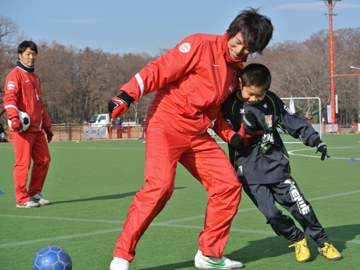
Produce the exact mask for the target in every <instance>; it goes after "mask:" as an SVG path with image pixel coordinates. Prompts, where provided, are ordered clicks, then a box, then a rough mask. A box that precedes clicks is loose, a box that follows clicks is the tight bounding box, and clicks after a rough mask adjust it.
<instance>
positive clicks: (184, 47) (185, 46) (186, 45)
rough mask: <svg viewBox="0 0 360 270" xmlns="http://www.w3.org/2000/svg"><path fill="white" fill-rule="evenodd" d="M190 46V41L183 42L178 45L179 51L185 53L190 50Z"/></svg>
mask: <svg viewBox="0 0 360 270" xmlns="http://www.w3.org/2000/svg"><path fill="white" fill-rule="evenodd" d="M190 48H191V46H190V43H183V44H181V45H180V47H179V51H180V52H182V53H187V52H189V51H190Z"/></svg>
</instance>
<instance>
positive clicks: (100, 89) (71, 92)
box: [0, 15, 360, 124]
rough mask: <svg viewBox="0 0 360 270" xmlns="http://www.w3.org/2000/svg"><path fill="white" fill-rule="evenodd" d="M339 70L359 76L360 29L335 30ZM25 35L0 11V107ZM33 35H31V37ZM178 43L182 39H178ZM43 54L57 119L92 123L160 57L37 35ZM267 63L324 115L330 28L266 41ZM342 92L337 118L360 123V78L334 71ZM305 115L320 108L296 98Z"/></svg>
mask: <svg viewBox="0 0 360 270" xmlns="http://www.w3.org/2000/svg"><path fill="white" fill-rule="evenodd" d="M333 37H334V43H333V46H334V63H335V74H351V73H352V74H355V73H356V74H359V73H360V70H358V71H356V70H355V69H350V66H351V65H353V66H357V67H360V55H359V53H358V52H359V49H360V28H343V29H339V30H337V31H334V32H333ZM25 38H26V36H25V34H24V33H19V27H18V25H17V24H16V22H14V21H13V20H11V19H10V18H6V17H4V16H2V15H0V63H1V65H0V106H1V105H3V97H4V83H5V79H6V75H7V74H8V73H9V72H10V71H11V70H12V69H13V68H14V67H15V64H16V60H17V53H16V51H17V45H18V44H19V42H21V41H22V40H24V39H25ZM27 39H31V38H27ZM179 41H180V40H179ZM34 42H35V43H36V44H37V45H38V50H39V54H38V56H37V60H36V68H35V73H36V74H37V75H38V76H39V77H40V79H41V81H42V92H43V98H44V101H45V104H46V106H47V111H48V113H49V116H50V119H51V121H52V123H53V124H56V123H64V122H65V121H66V122H67V123H77V124H84V122H85V121H86V122H88V121H89V120H90V118H91V116H92V115H93V114H97V113H107V104H108V102H109V100H110V99H111V98H112V97H113V96H115V95H118V93H119V89H120V87H121V86H122V85H123V84H125V83H126V82H127V81H129V80H130V79H131V78H132V77H133V76H134V75H135V74H136V73H137V72H138V71H140V70H141V69H142V68H143V67H144V66H145V65H146V64H147V63H149V62H150V61H153V60H155V59H157V58H158V56H159V55H160V54H162V53H164V52H165V51H166V50H165V49H159V55H155V56H151V55H149V54H147V53H145V52H144V53H141V54H139V53H136V54H133V53H128V54H122V55H119V54H111V53H107V52H103V51H102V50H101V49H92V48H88V47H87V48H85V49H78V48H76V47H74V46H64V45H62V44H59V43H57V42H56V41H53V42H47V41H42V40H40V41H36V40H34ZM252 62H257V63H262V64H265V65H266V66H268V67H269V69H270V71H271V73H272V79H273V80H272V85H271V89H270V90H271V91H273V92H275V93H276V94H277V95H279V96H280V97H290V96H293V97H319V98H320V99H321V101H322V107H321V110H322V115H324V116H326V115H327V113H326V106H327V105H328V104H330V52H329V33H328V31H327V30H321V31H319V32H317V33H314V34H312V35H311V36H310V37H309V38H308V39H307V40H306V41H304V42H295V41H287V42H283V43H275V44H273V45H270V46H268V47H267V48H266V49H265V50H264V52H263V54H262V55H255V56H252V57H250V58H249V60H248V63H252ZM335 93H336V95H338V105H339V106H338V107H339V111H338V114H337V121H336V122H337V123H338V122H341V123H343V124H351V123H352V122H354V121H355V122H360V119H359V113H360V112H359V110H360V77H336V78H335ZM154 95H155V93H152V94H149V95H146V96H144V97H142V98H141V99H140V100H139V101H138V102H137V103H136V104H132V105H131V108H130V109H129V111H128V112H127V113H125V114H124V115H123V116H122V118H123V120H124V121H137V122H141V120H142V119H144V118H146V115H147V112H148V110H149V108H150V105H151V102H152V100H153V98H154ZM296 106H297V108H296V109H297V111H301V113H303V114H304V115H306V116H310V117H312V116H314V115H316V114H317V113H318V111H317V110H318V109H317V107H314V106H310V104H309V105H308V106H307V105H306V104H296Z"/></svg>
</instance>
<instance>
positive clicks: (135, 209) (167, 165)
mask: <svg viewBox="0 0 360 270" xmlns="http://www.w3.org/2000/svg"><path fill="white" fill-rule="evenodd" d="M145 160H146V161H145V181H146V185H145V186H144V187H142V188H141V190H140V192H138V193H137V194H136V195H135V197H134V200H133V202H132V204H131V205H130V208H129V212H128V215H127V219H126V222H125V224H124V228H123V231H122V233H121V234H120V236H119V238H118V240H117V242H116V245H115V250H114V253H113V255H114V256H115V257H119V258H123V259H125V260H127V261H130V262H131V261H132V260H133V258H134V256H135V248H136V245H137V243H138V242H139V240H140V237H141V236H142V235H143V234H144V232H145V230H146V229H147V228H148V226H149V225H150V223H151V222H152V220H153V219H154V218H155V217H156V216H157V215H158V214H159V213H160V212H161V210H162V209H163V208H164V207H165V205H166V203H167V201H168V200H169V199H170V197H171V195H172V193H173V190H174V184H175V183H174V181H175V170H176V167H177V162H178V161H179V162H180V163H181V164H182V165H183V166H184V167H185V168H186V169H187V170H188V171H189V172H190V173H191V174H192V175H193V176H194V177H195V178H196V179H197V180H198V181H199V182H200V183H201V184H202V185H203V186H204V187H205V188H206V190H207V193H208V195H209V197H208V203H207V209H206V217H205V225H204V230H203V231H202V232H201V233H200V235H199V239H198V240H199V249H200V250H201V251H202V253H203V254H204V255H205V256H214V257H222V252H223V250H224V248H225V245H226V242H227V239H228V237H229V231H230V225H231V222H232V219H233V217H234V216H235V214H236V213H237V211H238V205H239V203H240V198H241V189H242V185H241V184H240V182H239V181H238V178H237V176H236V173H235V171H234V168H233V167H232V166H231V164H230V161H229V159H228V158H227V157H226V154H225V152H224V151H223V150H222V149H221V148H220V147H219V145H218V144H217V143H216V142H215V140H214V139H213V138H211V136H210V135H209V134H208V133H207V132H205V133H203V134H200V135H196V136H185V135H183V134H180V133H178V132H176V131H171V130H168V129H166V128H165V127H154V126H152V127H148V129H147V134H146V150H145Z"/></svg>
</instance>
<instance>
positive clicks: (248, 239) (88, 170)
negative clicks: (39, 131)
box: [0, 135, 360, 270]
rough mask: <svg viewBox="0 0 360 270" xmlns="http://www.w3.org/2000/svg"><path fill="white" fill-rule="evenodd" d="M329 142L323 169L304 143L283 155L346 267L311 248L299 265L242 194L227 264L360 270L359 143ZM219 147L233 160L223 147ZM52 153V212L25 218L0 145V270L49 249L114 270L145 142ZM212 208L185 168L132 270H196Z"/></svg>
mask: <svg viewBox="0 0 360 270" xmlns="http://www.w3.org/2000/svg"><path fill="white" fill-rule="evenodd" d="M282 138H283V139H284V141H286V142H296V141H295V140H294V139H293V138H291V137H289V136H283V137H282ZM323 140H324V141H325V142H326V143H327V145H328V153H329V155H330V156H331V158H330V159H327V160H325V161H321V160H320V154H319V153H317V154H315V149H314V148H310V147H305V146H304V145H302V144H299V143H286V147H287V149H288V151H289V152H290V153H291V155H290V161H291V168H292V176H293V177H294V178H295V179H296V181H297V182H298V184H299V186H300V189H301V191H302V193H303V194H304V195H305V198H306V199H307V200H308V201H310V203H311V204H312V206H313V208H314V210H315V212H316V214H317V216H318V219H319V221H320V222H321V224H322V225H323V226H324V228H325V230H326V232H327V234H328V235H329V237H330V240H331V241H332V242H333V244H334V245H335V247H336V248H337V249H338V250H339V251H340V252H341V254H342V255H343V259H342V260H340V261H327V260H326V259H325V258H323V257H321V256H320V255H319V254H318V252H317V247H316V245H315V243H314V242H313V241H312V240H311V239H309V247H310V250H311V253H312V258H311V260H310V262H307V263H298V262H297V261H296V259H295V255H294V248H288V246H289V245H290V244H291V243H289V242H288V241H287V240H285V239H284V238H283V237H278V236H276V235H275V234H274V232H273V231H272V229H271V228H270V226H269V225H267V224H266V223H265V221H266V220H265V218H264V217H263V216H262V214H261V213H260V212H259V211H258V210H257V209H256V208H255V206H254V205H253V204H252V202H251V201H250V200H249V199H248V198H247V196H246V194H245V193H243V195H242V201H241V203H240V206H239V213H238V214H237V215H236V217H235V218H234V221H233V224H232V227H231V233H230V237H229V240H228V244H227V246H226V249H225V251H224V255H225V256H228V257H229V258H231V259H234V260H240V261H242V262H243V263H244V265H245V268H246V269H281V268H282V269H341V268H342V269H350V268H356V266H357V261H356V260H357V259H356V258H357V254H358V251H359V250H360V235H359V234H360V215H359V212H358V209H359V206H360V202H359V195H360V181H359V175H360V165H359V164H360V135H324V136H323ZM219 141H220V140H219ZM220 145H221V147H222V148H223V149H224V150H225V151H226V144H224V143H223V144H220ZM49 148H50V153H51V157H52V161H51V165H50V169H49V172H48V176H47V179H46V182H45V185H44V189H43V196H44V197H45V198H46V199H49V200H51V202H52V204H51V205H50V206H41V207H39V208H33V209H19V208H16V207H15V204H16V202H15V196H14V184H13V172H12V170H13V166H14V160H15V158H14V153H13V149H12V144H11V143H0V164H1V171H0V173H1V176H0V179H1V180H0V190H1V191H2V192H3V193H4V194H1V195H0V269H4V270H8V269H9V270H10V269H21V270H27V269H32V261H33V258H34V256H35V254H36V253H37V251H39V250H40V249H41V248H43V247H45V246H48V245H56V246H60V247H62V248H64V249H65V250H66V251H67V252H68V253H69V254H70V256H71V258H72V261H73V269H74V270H81V269H84V270H92V269H93V270H100V269H108V267H109V264H110V261H111V260H112V252H113V248H114V245H115V242H116V240H117V238H118V236H119V234H120V233H121V230H122V226H123V224H124V221H125V219H126V215H127V211H128V207H129V205H130V203H131V202H132V199H133V196H134V195H135V193H136V192H138V191H139V190H140V188H141V187H142V186H143V185H144V183H145V182H144V179H143V177H144V160H145V159H144V153H145V150H144V149H145V144H144V140H112V141H104V140H101V141H80V142H79V143H76V142H75V141H73V142H69V141H66V142H51V143H50V144H49ZM294 154H295V155H294ZM351 158H353V159H355V161H349V160H350V159H351ZM206 203H207V194H206V191H205V189H204V188H203V187H202V186H201V184H200V183H199V182H197V181H196V180H195V179H194V178H193V177H192V176H191V175H190V174H189V173H188V172H187V171H186V170H185V169H184V168H183V167H182V166H181V165H180V164H179V165H178V169H177V176H176V180H175V191H174V193H173V196H172V198H171V199H170V201H169V202H168V204H167V205H166V207H165V209H164V210H163V211H162V212H161V213H160V215H159V216H158V217H156V218H155V220H154V221H153V223H152V225H151V226H150V227H149V228H148V230H147V231H146V233H145V234H144V236H143V237H142V239H141V241H140V242H139V244H138V246H137V250H136V251H137V255H136V256H135V259H134V260H133V262H132V263H131V269H132V270H136V269H142V270H155V269H156V270H167V269H169V270H170V269H195V267H194V266H193V265H194V260H193V259H194V256H195V253H196V251H197V248H198V243H197V237H198V235H199V233H200V232H201V230H202V227H203V222H204V216H205V209H206ZM284 212H286V211H285V210H284Z"/></svg>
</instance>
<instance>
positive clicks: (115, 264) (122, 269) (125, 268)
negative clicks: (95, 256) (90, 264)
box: [109, 257, 130, 270]
mask: <svg viewBox="0 0 360 270" xmlns="http://www.w3.org/2000/svg"><path fill="white" fill-rule="evenodd" d="M109 269H110V270H129V269H130V263H129V262H128V261H127V260H124V259H121V258H118V257H114V259H113V260H112V261H111V264H110V268H109Z"/></svg>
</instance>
